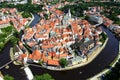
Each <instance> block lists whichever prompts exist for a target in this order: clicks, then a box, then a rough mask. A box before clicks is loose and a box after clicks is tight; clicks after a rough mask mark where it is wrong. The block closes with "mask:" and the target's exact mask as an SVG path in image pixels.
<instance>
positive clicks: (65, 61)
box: [60, 58, 68, 67]
mask: <svg viewBox="0 0 120 80" xmlns="http://www.w3.org/2000/svg"><path fill="white" fill-rule="evenodd" d="M60 65H61V67H65V66H67V65H68V63H67V60H66V59H65V58H61V59H60Z"/></svg>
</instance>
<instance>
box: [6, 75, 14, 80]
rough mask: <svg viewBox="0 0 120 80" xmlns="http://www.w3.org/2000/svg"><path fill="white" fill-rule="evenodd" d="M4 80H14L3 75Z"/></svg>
mask: <svg viewBox="0 0 120 80" xmlns="http://www.w3.org/2000/svg"><path fill="white" fill-rule="evenodd" d="M4 80H14V78H13V77H12V76H9V75H5V76H4Z"/></svg>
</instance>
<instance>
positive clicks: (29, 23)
mask: <svg viewBox="0 0 120 80" xmlns="http://www.w3.org/2000/svg"><path fill="white" fill-rule="evenodd" d="M30 14H31V15H32V18H31V20H30V21H29V22H28V24H27V26H30V24H31V23H32V21H33V20H34V19H35V18H34V15H33V14H32V13H30Z"/></svg>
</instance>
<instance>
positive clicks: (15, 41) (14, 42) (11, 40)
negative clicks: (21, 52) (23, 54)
mask: <svg viewBox="0 0 120 80" xmlns="http://www.w3.org/2000/svg"><path fill="white" fill-rule="evenodd" d="M18 40H19V38H17V37H15V36H13V37H12V38H11V39H10V42H11V43H12V44H13V45H15V44H17V42H18Z"/></svg>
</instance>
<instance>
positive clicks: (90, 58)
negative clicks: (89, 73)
mask: <svg viewBox="0 0 120 80" xmlns="http://www.w3.org/2000/svg"><path fill="white" fill-rule="evenodd" d="M107 41H108V38H107V39H106V41H105V42H104V44H103V45H102V46H100V45H99V46H97V47H96V48H95V50H94V51H93V52H90V55H89V56H88V58H87V61H85V62H82V63H79V64H76V65H73V66H69V67H65V68H60V69H50V70H54V71H65V70H71V69H75V68H78V67H82V66H85V65H87V64H89V63H91V62H92V61H93V60H94V59H95V58H96V57H97V56H98V55H99V53H100V52H101V51H102V50H103V49H104V48H105V46H106V44H107ZM88 54H89V53H88ZM47 69H48V68H47Z"/></svg>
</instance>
